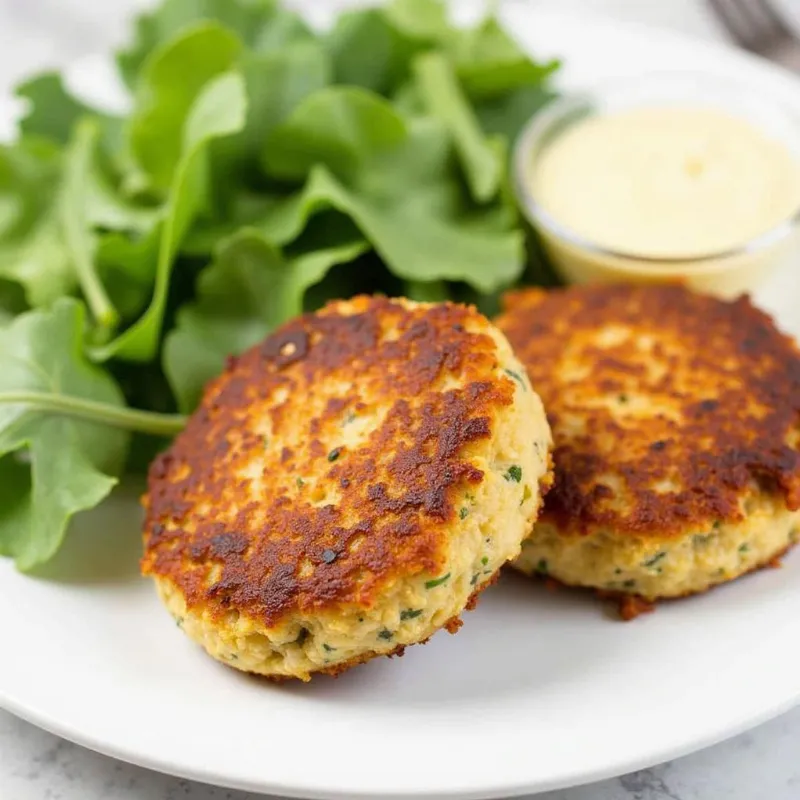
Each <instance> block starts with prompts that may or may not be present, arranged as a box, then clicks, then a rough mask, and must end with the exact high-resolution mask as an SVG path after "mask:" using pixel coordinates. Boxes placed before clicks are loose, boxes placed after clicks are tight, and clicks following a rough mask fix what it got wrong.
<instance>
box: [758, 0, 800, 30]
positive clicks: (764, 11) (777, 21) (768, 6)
mask: <svg viewBox="0 0 800 800" xmlns="http://www.w3.org/2000/svg"><path fill="white" fill-rule="evenodd" d="M750 8H751V9H752V10H753V11H754V12H755V13H756V14H760V16H761V19H762V20H763V21H764V23H765V24H766V25H767V26H768V27H769V29H770V33H769V34H768V35H771V36H774V37H776V38H777V37H778V36H781V37H784V38H791V39H794V38H796V37H795V33H794V31H793V30H792V29H791V28H790V27H789V26H788V25H787V24H786V21H785V20H784V19H783V17H782V16H781V15H780V13H779V12H778V11H776V10H775V8H774V7H773V5H772V3H771V2H770V0H750Z"/></svg>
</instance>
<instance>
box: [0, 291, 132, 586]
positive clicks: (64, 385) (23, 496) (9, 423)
mask: <svg viewBox="0 0 800 800" xmlns="http://www.w3.org/2000/svg"><path fill="white" fill-rule="evenodd" d="M83 327H84V312H83V307H82V306H81V305H80V304H79V303H78V302H76V301H73V300H67V299H62V300H59V301H58V302H57V303H56V304H55V305H54V306H53V308H52V310H50V311H31V312H29V313H27V314H23V315H22V316H20V317H18V318H17V319H15V320H14V322H13V323H11V324H10V325H8V326H7V327H5V328H2V329H0V360H1V361H2V364H3V369H2V370H0V456H2V458H0V553H3V554H4V555H8V556H12V557H13V558H15V559H16V563H17V566H18V567H19V568H20V569H23V570H27V569H31V568H32V567H34V566H36V565H37V564H39V563H42V562H43V561H46V560H47V559H48V558H50V557H51V556H52V555H53V553H55V551H56V550H57V549H58V547H59V545H60V543H61V541H62V539H63V537H64V533H65V531H66V528H67V524H68V522H69V520H70V518H71V517H72V515H73V514H75V513H76V512H78V511H81V510H83V509H86V508H91V507H92V506H94V505H96V504H97V503H99V502H100V501H101V500H102V499H103V498H104V497H105V496H106V495H107V494H108V492H109V491H110V490H111V488H112V486H114V484H115V483H116V476H117V475H118V474H119V472H120V470H121V468H122V466H123V464H124V461H125V455H126V449H127V444H128V434H126V433H124V432H122V431H117V430H112V429H108V428H105V427H103V426H100V425H95V424H92V423H88V422H78V421H75V420H74V419H71V418H69V417H65V416H53V415H50V414H47V413H43V412H42V411H37V410H34V409H33V408H32V407H31V406H30V405H27V404H22V403H19V402H9V400H8V398H9V396H10V395H14V394H18V393H21V392H34V393H37V394H42V395H45V396H49V397H58V398H63V397H68V398H86V399H89V400H92V401H101V402H104V403H106V404H109V405H111V406H118V407H122V406H124V400H123V397H122V393H121V392H120V391H119V389H118V387H117V386H116V384H115V383H114V381H113V379H112V378H111V377H110V376H109V375H108V374H106V373H104V372H103V370H101V369H100V368H98V367H96V366H93V365H91V364H90V363H88V362H87V361H86V359H85V358H84V356H83V354H82V337H83Z"/></svg>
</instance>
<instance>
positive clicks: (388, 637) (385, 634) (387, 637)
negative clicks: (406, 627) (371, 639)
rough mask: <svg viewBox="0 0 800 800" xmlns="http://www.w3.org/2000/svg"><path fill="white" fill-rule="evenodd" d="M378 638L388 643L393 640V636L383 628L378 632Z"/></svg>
mask: <svg viewBox="0 0 800 800" xmlns="http://www.w3.org/2000/svg"><path fill="white" fill-rule="evenodd" d="M378 638H379V639H384V640H385V641H387V642H389V641H391V640H392V639H393V638H394V634H393V633H392V632H391V631H390V630H389V629H388V628H384V629H383V630H381V631H378Z"/></svg>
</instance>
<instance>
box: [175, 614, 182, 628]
mask: <svg viewBox="0 0 800 800" xmlns="http://www.w3.org/2000/svg"><path fill="white" fill-rule="evenodd" d="M175 624H176V625H177V626H178V627H179V628H182V627H183V617H175Z"/></svg>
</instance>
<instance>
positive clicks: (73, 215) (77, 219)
mask: <svg viewBox="0 0 800 800" xmlns="http://www.w3.org/2000/svg"><path fill="white" fill-rule="evenodd" d="M99 133H100V131H99V128H98V127H97V124H96V123H95V122H94V121H92V120H82V121H81V122H80V123H79V124H78V125H77V127H76V128H75V135H74V138H73V142H72V144H70V147H69V150H68V152H67V157H66V163H65V167H64V186H63V189H62V196H61V198H60V209H59V211H60V216H61V225H62V230H63V233H64V240H65V243H66V245H67V249H68V250H69V252H70V255H71V256H72V263H73V266H74V268H75V273H76V275H77V277H78V283H79V284H80V287H81V290H82V291H83V294H84V297H85V298H86V302H87V304H88V306H89V309H90V310H91V312H92V316H93V317H94V319H95V321H96V322H97V323H98V325H100V326H101V327H103V328H107V329H111V330H113V329H114V328H115V327H116V326H117V324H118V322H119V313H118V312H117V309H116V308H114V305H113V304H112V302H111V300H110V299H109V297H108V294H107V293H106V290H105V287H104V286H103V283H102V281H101V280H100V278H99V276H98V275H97V271H96V270H95V268H94V263H93V255H92V249H93V247H92V243H91V240H90V238H89V235H88V234H87V232H86V220H85V219H84V217H85V209H86V176H87V175H88V174H90V172H91V169H92V156H93V153H94V148H95V145H96V142H97V138H98V136H99Z"/></svg>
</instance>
